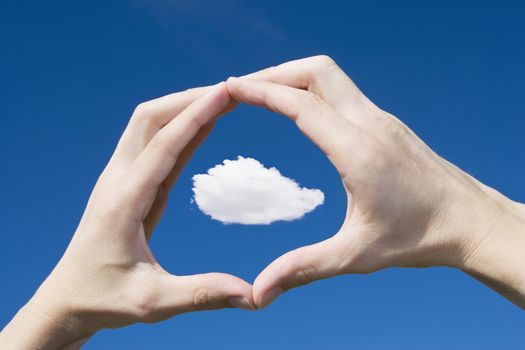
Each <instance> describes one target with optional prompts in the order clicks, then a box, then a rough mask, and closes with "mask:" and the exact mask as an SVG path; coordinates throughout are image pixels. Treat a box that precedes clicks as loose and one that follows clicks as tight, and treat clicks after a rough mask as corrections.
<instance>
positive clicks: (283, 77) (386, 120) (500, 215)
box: [227, 56, 525, 308]
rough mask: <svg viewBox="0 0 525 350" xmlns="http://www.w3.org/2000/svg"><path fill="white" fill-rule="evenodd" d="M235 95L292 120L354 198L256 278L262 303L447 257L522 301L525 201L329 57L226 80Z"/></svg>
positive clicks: (523, 304) (445, 262) (258, 299)
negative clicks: (319, 237) (321, 237)
mask: <svg viewBox="0 0 525 350" xmlns="http://www.w3.org/2000/svg"><path fill="white" fill-rule="evenodd" d="M227 85H228V90H229V92H230V95H231V96H232V97H233V98H234V99H236V100H237V101H239V102H244V103H249V104H253V105H256V106H262V107H266V108H268V109H270V110H272V111H274V112H277V113H280V114H282V115H284V116H287V117H289V118H290V119H292V120H293V121H294V122H295V123H296V124H297V127H298V128H299V129H300V130H301V131H302V132H303V133H304V134H305V135H306V136H308V137H309V138H310V139H311V140H312V141H313V142H314V143H315V144H316V145H317V146H319V147H320V148H321V150H322V151H323V152H324V153H325V154H326V155H327V157H328V158H329V159H330V161H331V162H332V163H333V165H334V166H335V168H336V169H337V171H338V172H339V174H340V175H341V179H342V182H343V184H344V186H345V189H346V192H347V197H348V209H347V214H346V218H345V220H344V223H343V225H342V227H341V228H340V230H339V231H338V232H336V233H335V235H334V236H333V237H332V238H330V239H328V240H325V241H323V242H320V243H318V244H314V245H311V246H307V247H303V248H299V249H297V250H294V251H291V252H289V253H287V254H285V255H283V256H281V257H280V258H278V259H277V260H276V261H274V262H273V263H271V264H270V265H269V266H268V267H267V268H266V269H265V270H264V271H263V272H261V274H260V275H259V276H258V277H257V279H256V281H255V283H254V299H255V301H256V303H257V306H258V307H264V306H266V305H268V304H269V303H270V302H271V301H272V300H273V299H275V298H276V297H277V296H278V295H279V294H281V293H283V292H284V291H286V290H288V289H290V288H293V287H297V286H299V285H303V284H306V283H309V282H312V281H314V280H317V279H321V278H327V277H331V276H335V275H340V274H348V273H370V272H374V271H377V270H381V269H384V268H388V267H393V266H402V267H428V266H450V267H455V268H458V269H461V270H463V271H465V272H467V273H469V274H470V275H472V276H474V277H476V278H478V279H479V280H481V281H482V282H484V283H486V284H487V285H489V286H490V287H492V288H494V289H495V290H496V291H498V292H500V293H501V294H502V295H504V296H505V297H507V298H509V299H510V300H512V301H513V302H514V303H516V304H517V305H518V306H520V307H522V308H525V206H524V205H523V204H519V203H516V202H513V201H511V200H510V199H508V198H506V197H505V196H503V195H501V194H500V193H498V192H497V191H495V190H494V189H492V188H490V187H488V186H485V185H483V184H482V183H480V182H479V181H477V180H476V179H474V178H473V177H471V176H469V175H468V174H466V173H465V172H463V171H462V170H461V169H459V168H457V167H456V166H454V165H452V164H450V163H449V162H447V161H446V160H445V159H443V158H441V157H439V156H438V155H437V154H436V153H434V152H433V151H432V150H431V149H430V148H429V147H428V146H427V145H426V144H425V143H424V142H423V141H422V140H421V139H419V138H418V137H417V136H416V135H415V134H414V133H413V132H412V131H411V130H410V129H409V128H408V127H407V126H406V125H404V124H403V123H402V122H401V121H400V120H399V119H397V118H396V117H394V116H393V115H391V114H389V113H387V112H385V111H383V110H381V109H380V108H379V107H377V106H376V105H374V104H373V103H372V102H371V101H370V100H369V99H368V98H367V97H366V96H365V95H364V94H363V93H362V92H361V91H360V90H359V89H358V88H357V87H356V86H355V85H354V83H353V82H352V81H351V80H350V78H349V77H348V76H347V75H346V74H345V73H344V72H343V71H342V70H341V69H340V68H339V67H338V66H337V64H336V63H335V62H334V61H333V60H332V59H330V58H329V57H327V56H316V57H310V58H306V59H301V60H297V61H292V62H288V63H284V64H282V65H279V66H277V67H272V68H268V69H265V70H262V71H260V72H257V73H253V74H249V75H247V76H245V77H242V78H230V79H229V80H228V81H227Z"/></svg>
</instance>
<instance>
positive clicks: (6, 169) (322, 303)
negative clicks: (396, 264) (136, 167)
mask: <svg viewBox="0 0 525 350" xmlns="http://www.w3.org/2000/svg"><path fill="white" fill-rule="evenodd" d="M524 18H525V5H523V2H521V1H396V2H394V1H306V0H305V1H273V0H272V1H240V0H227V1H211V0H210V1H197V0H184V1H176V0H174V1H168V0H160V1H153V0H151V1H149V0H129V1H123V0H117V1H94V0H93V1H24V0H4V1H2V3H1V5H0V39H1V41H0V45H1V52H0V121H1V124H0V149H1V150H2V159H1V162H0V195H1V196H0V233H1V234H2V243H0V278H1V281H2V282H0V297H1V306H0V325H2V326H3V325H4V324H6V323H7V322H8V320H9V319H10V318H11V317H12V316H13V315H14V313H15V312H16V310H17V309H18V308H20V307H21V306H22V305H23V304H24V303H25V302H26V301H27V300H28V299H29V298H30V296H31V295H32V294H33V292H34V291H35V289H36V288H37V287H38V285H39V284H40V283H41V282H42V280H43V279H44V278H45V277H46V275H47V274H48V273H49V272H50V270H51V269H52V268H53V266H54V265H55V264H56V263H57V261H58V259H59V257H60V256H61V254H62V253H63V251H64V249H65V248H66V246H67V244H68V242H69V240H70V238H71V235H72V234H73V232H74V230H75V228H76V225H77V223H78V221H79V218H80V216H81V214H82V212H83V209H84V206H85V203H86V200H87V198H88V196H89V193H90V192H91V189H92V187H93V185H94V183H95V181H96V179H97V177H98V175H99V173H100V172H101V170H102V169H103V167H104V165H105V163H106V162H107V160H108V158H109V156H110V154H111V153H112V151H113V148H114V146H115V144H116V142H117V140H118V138H119V136H120V134H121V133H122V131H123V129H124V127H125V125H126V123H127V120H128V118H129V116H130V115H131V113H132V111H133V109H134V107H135V105H137V104H138V103H139V102H142V101H145V100H148V99H151V98H154V97H158V96H161V95H165V94H168V93H171V92H174V91H178V90H182V89H186V88H189V87H193V86H198V85H206V84H211V83H216V82H218V81H221V80H223V79H225V78H227V77H228V76H230V75H240V74H243V73H248V72H251V71H254V70H257V69H260V68H263V67H266V66H270V65H275V64H279V63H281V62H284V61H287V60H290V59H296V58H301V57H305V56H310V55H315V54H321V53H323V54H329V55H330V56H332V57H333V58H334V59H335V60H336V61H337V62H338V63H339V65H340V66H341V67H342V68H343V69H344V70H345V71H346V72H347V73H348V74H349V75H350V76H351V77H352V78H353V79H354V81H355V82H356V83H357V85H358V86H359V87H360V88H361V89H362V90H363V91H364V92H365V93H366V94H367V95H368V96H369V97H370V98H371V99H372V100H373V101H374V102H376V104H378V105H379V106H380V107H382V108H383V109H385V110H387V111H389V112H391V113H393V114H395V115H396V116H398V117H399V118H400V119H401V120H403V121H404V122H405V123H406V124H408V125H409V126H410V127H411V128H412V129H413V130H415V132H416V133H417V134H419V135H420V136H421V137H422V139H423V140H425V141H426V142H427V143H428V144H429V145H430V146H431V147H432V148H433V149H435V150H436V151H437V152H438V153H439V154H441V155H442V156H444V157H445V158H447V159H448V160H450V161H452V162H453V163H455V164H457V165H458V166H460V167H461V168H463V169H464V170H466V171H467V172H469V173H470V174H472V175H474V176H475V177H477V178H478V179H480V180H481V181H483V182H485V183H487V184H488V185H490V186H493V187H495V188H496V189H498V190H500V191H501V192H503V193H504V194H506V195H507V196H509V197H511V198H513V199H515V200H518V201H521V202H525V136H524V132H525V112H524V109H523V105H524V103H525V88H524V81H525V64H524V62H525V20H524ZM237 155H243V156H249V157H254V158H256V159H258V160H260V161H261V162H263V163H264V164H265V165H266V166H276V167H277V168H278V169H279V170H281V171H282V173H283V174H284V175H285V176H288V177H291V178H294V179H296V180H298V181H299V182H300V183H301V185H303V186H306V187H309V188H320V189H321V190H322V191H323V192H324V193H325V195H326V201H325V204H324V205H322V206H321V207H320V208H319V209H317V210H315V211H314V212H313V213H310V214H307V216H306V217H305V218H304V219H301V220H299V221H295V222H290V223H277V224H274V225H270V226H241V225H223V224H221V223H219V222H216V221H212V220H210V219H209V218H208V217H206V216H205V215H204V214H202V213H201V212H200V211H199V210H198V208H196V206H195V204H192V203H190V198H191V195H192V192H191V176H192V175H194V174H195V173H202V172H205V171H206V170H207V169H208V168H210V167H211V166H213V165H215V164H217V163H219V162H221V161H222V160H223V159H225V158H230V159H232V158H234V157H236V156H237ZM345 206H346V198H345V194H344V191H343V188H342V185H341V183H340V180H339V178H338V176H337V173H336V172H335V170H334V168H333V167H332V166H331V164H330V163H329V161H328V160H327V159H326V158H325V157H324V156H323V154H322V153H321V152H320V151H319V150H318V149H316V147H315V146H313V145H312V144H311V143H310V142H309V141H308V140H307V139H306V138H305V137H303V135H301V134H300V132H298V131H297V130H296V128H295V126H294V125H293V124H292V123H291V122H290V121H289V120H287V119H286V118H283V117H280V116H277V115H274V114H272V113H270V112H267V111H264V110H262V109H256V108H253V107H248V106H240V107H239V108H238V109H237V110H235V111H234V112H233V113H231V114H230V115H228V116H226V117H224V118H223V119H221V120H220V121H219V123H218V125H217V127H216V129H215V131H214V133H213V134H212V135H211V136H210V138H209V139H208V140H207V141H206V143H205V144H204V145H203V146H202V147H201V148H200V149H199V151H198V152H197V153H196V155H195V157H194V158H193V160H192V161H191V162H190V163H189V164H188V166H187V167H186V169H185V171H184V173H183V174H182V176H181V178H180V180H179V181H178V183H177V185H176V187H175V189H174V191H173V193H172V196H171V200H170V203H169V207H168V208H167V210H166V214H165V217H164V219H163V221H162V222H161V223H160V225H159V226H158V228H157V230H156V231H155V233H154V235H153V238H152V240H151V246H152V249H153V251H154V253H155V254H156V256H157V258H158V260H159V261H160V263H161V264H162V265H163V266H164V267H165V268H166V269H167V270H169V271H171V272H173V273H176V274H193V273H199V272H209V271H224V272H229V273H233V274H236V275H238V276H240V277H242V278H245V279H246V280H248V281H250V282H251V281H253V279H254V278H255V277H256V276H257V274H258V273H259V271H261V270H262V269H263V268H264V267H265V266H266V265H267V264H268V263H269V262H271V261H272V260H273V259H274V258H276V257H278V256H279V255H281V254H282V253H284V252H286V251H288V250H290V249H293V248H295V247H298V246H301V245H304V244H309V243H313V242H317V241H320V240H322V239H323V238H326V237H328V236H330V235H331V234H333V233H335V232H336V231H337V229H338V227H339V225H340V224H341V222H342V220H343V217H344V213H345ZM524 329H525V313H524V312H523V311H521V310H520V309H518V308H517V307H516V306H514V305H512V304H511V303H510V302H508V301H506V300H505V299H503V298H502V297H500V296H499V295H497V294H496V293H494V292H492V291H491V290H489V289H487V288H486V287H484V286H482V285H481V284H480V283H478V282H476V281H475V280H473V279H471V278H469V277H467V276H466V275H464V274H463V273H461V272H460V271H455V270H452V269H447V268H431V269H419V270H416V269H389V270H385V271H381V272H379V273H375V274H372V275H364V276H342V277H338V278H334V279H331V280H326V281H321V282H317V283H314V284H311V285H308V286H306V287H303V288H300V289H296V290H293V291H291V292H289V293H287V294H286V295H284V296H282V297H281V298H280V299H278V300H277V301H276V302H275V303H274V304H272V305H271V306H270V307H268V308H267V309H265V310H261V311H258V312H254V313H250V312H247V311H243V310H222V311H214V312H207V313H193V314H186V315H180V316H177V317H175V318H173V319H171V320H168V321H165V322H163V323H160V324H154V325H142V324H139V325H135V326H131V327H127V328H123V329H119V330H110V331H102V332H100V333H99V334H97V335H96V336H95V337H94V338H93V339H92V340H91V341H90V342H89V343H88V345H87V346H86V349H152V348H165V349H209V348H213V349H293V348H297V349H326V348H329V349H385V348H386V349H443V348H447V349H495V348H499V349H502V348H504V349H523V348H525V336H524Z"/></svg>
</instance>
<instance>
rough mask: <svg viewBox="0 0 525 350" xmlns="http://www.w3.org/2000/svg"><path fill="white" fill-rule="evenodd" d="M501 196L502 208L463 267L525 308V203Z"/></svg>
mask: <svg viewBox="0 0 525 350" xmlns="http://www.w3.org/2000/svg"><path fill="white" fill-rule="evenodd" d="M498 197H499V196H498ZM497 200H498V201H499V205H500V207H501V208H502V211H501V212H500V213H495V214H496V217H495V218H494V222H495V224H494V226H493V228H491V232H490V234H488V235H487V236H486V237H485V238H484V239H483V240H482V241H480V242H479V244H478V245H477V246H476V247H475V250H474V251H473V252H472V254H471V255H470V256H469V258H468V259H467V260H466V261H465V263H464V265H463V267H462V269H463V271H464V272H466V273H467V274H469V275H470V276H472V277H474V278H476V279H477V280H479V281H480V282H482V283H484V284H485V285H487V286H488V287H490V288H492V289H493V290H495V291H496V292H498V293H499V294H501V295H502V296H504V297H505V298H507V299H509V300H510V301H512V302H513V303H514V304H516V305H517V306H519V307H521V308H522V309H525V206H524V205H523V204H519V203H516V202H512V201H510V200H509V199H507V198H505V197H503V196H501V197H499V198H498V199H497Z"/></svg>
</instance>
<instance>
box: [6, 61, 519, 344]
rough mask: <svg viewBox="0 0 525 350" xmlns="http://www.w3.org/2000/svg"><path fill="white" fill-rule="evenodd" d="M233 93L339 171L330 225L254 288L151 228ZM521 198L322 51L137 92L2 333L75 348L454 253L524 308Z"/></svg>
mask: <svg viewBox="0 0 525 350" xmlns="http://www.w3.org/2000/svg"><path fill="white" fill-rule="evenodd" d="M236 102H244V103H249V104H253V105H257V106H262V107H266V108H268V109H270V110H272V111H275V112H277V113H280V114H283V115H285V116H287V117H289V118H290V119H292V120H293V121H294V122H295V123H296V124H297V126H298V128H299V129H300V130H301V131H302V132H303V133H304V134H305V135H306V136H307V137H309V138H310V139H311V140H312V141H313V142H314V143H315V144H316V145H317V146H319V147H320V148H321V150H323V151H324V152H325V154H326V155H327V157H328V158H329V159H330V161H331V162H332V163H333V165H334V166H335V168H336V169H337V171H338V172H339V173H340V175H341V179H342V182H343V184H344V186H345V189H346V192H347V196H348V209H347V213H346V218H345V220H344V223H343V225H342V227H341V228H340V230H339V231H338V232H336V233H335V234H334V236H333V237H331V238H329V239H327V240H325V241H323V242H320V243H317V244H314V245H311V246H307V247H302V248H299V249H297V250H294V251H291V252H288V253H286V254H285V255H283V256H281V257H279V258H278V259H277V260H275V261H274V262H272V263H271V264H270V265H269V266H268V267H267V268H266V269H265V270H264V271H262V272H261V273H260V275H259V276H258V277H257V279H256V280H255V282H254V284H253V287H252V286H251V285H250V284H249V283H247V282H245V281H243V280H241V279H239V278H237V277H235V276H231V275H227V274H221V273H210V274H202V275H193V276H174V275H171V274H170V273H168V272H167V271H165V270H164V269H163V268H162V267H161V266H160V265H159V264H158V262H157V261H156V260H155V257H154V256H153V254H152V252H151V250H150V249H149V246H148V239H149V237H150V236H151V234H152V231H153V229H154V227H155V225H156V223H157V222H158V221H159V219H160V218H161V216H162V212H163V209H164V206H165V204H166V200H167V196H168V193H169V191H170V189H171V187H172V186H173V184H174V183H175V181H176V179H177V176H178V174H179V173H180V171H181V169H182V168H183V166H184V164H185V163H186V162H187V161H188V159H189V158H190V157H191V155H192V154H193V152H194V150H195V149H196V148H197V147H198V146H199V145H200V143H201V142H202V141H203V140H204V138H205V137H206V135H207V134H208V133H209V132H210V131H211V129H212V127H213V123H214V121H215V119H216V118H217V117H218V116H220V115H222V114H224V113H227V112H228V111H229V110H231V109H232V108H233V107H234V106H235V103H236ZM524 252H525V206H524V205H523V204H520V203H516V202H513V201H511V200H510V199H508V198H506V197H505V196H503V195H501V194H500V193H498V192H497V191H495V190H494V189H491V188H490V187H488V186H485V185H483V184H482V183H480V182H479V181H477V180H476V179H474V178H472V177H471V176H469V175H468V174H466V173H464V172H463V171H461V170H460V169H458V168H457V167H455V166H454V165H452V164H450V163H449V162H447V161H446V160H444V159H443V158H441V157H439V156H438V155H437V154H436V153H434V152H433V151H432V150H431V149H430V148H429V147H428V146H426V145H425V143H424V142H423V141H421V140H420V139H419V138H418V137H417V136H416V135H415V134H414V133H413V132H412V131H411V130H410V129H409V128H408V127H407V126H406V125H404V124H403V123H402V122H401V121H399V120H398V119H397V118H395V117H394V116H392V115H391V114H389V113H387V112H385V111H383V110H381V109H380V108H379V107H377V106H376V105H374V104H373V103H372V102H371V101H370V100H368V98H367V97H366V96H364V95H363V93H362V92H361V91H360V90H359V89H358V88H357V87H356V86H355V85H354V83H353V82H352V81H351V80H350V78H348V76H346V74H345V73H344V72H343V71H342V70H341V69H340V68H339V67H338V66H337V65H336V64H335V62H334V61H333V60H331V59H330V58H329V57H326V56H316V57H310V58H306V59H302V60H297V61H292V62H288V63H285V64H282V65H280V66H277V67H272V68H269V69H266V70H263V71H260V72H257V73H253V74H250V75H248V76H245V77H243V78H230V79H229V80H228V81H227V83H221V84H218V85H216V86H214V87H206V88H197V89H191V90H188V91H185V92H181V93H176V94H172V95H168V96H165V97H162V98H159V99H156V100H153V101H149V102H146V103H144V104H141V105H140V106H138V107H137V109H136V110H135V113H134V114H133V116H132V118H131V120H130V123H129V125H128V127H127V128H126V130H125V132H124V134H123V135H122V138H121V140H120V142H119V144H118V146H117V149H116V150H115V153H114V154H113V157H112V158H111V160H110V162H109V164H108V165H107V167H106V169H105V170H104V172H103V173H102V175H101V176H100V178H99V181H98V182H97V184H96V186H95V188H94V190H93V193H92V195H91V197H90V199H89V202H88V205H87V208H86V211H85V213H84V215H83V217H82V220H81V223H80V225H79V227H78V229H77V231H76V232H75V234H74V236H73V239H72V241H71V243H70V245H69V247H68V248H67V250H66V252H65V254H64V256H63V257H62V259H61V260H60V262H59V263H58V265H57V266H56V267H55V269H54V270H53V271H52V273H51V274H50V275H49V277H48V278H47V279H46V281H45V282H44V283H43V284H42V285H41V286H40V288H39V289H38V291H37V292H36V293H35V295H34V296H33V298H32V299H31V300H30V301H29V302H28V303H27V304H26V305H25V306H24V307H23V308H22V309H21V310H20V311H19V312H18V313H17V314H16V316H15V317H14V318H13V320H11V322H10V323H9V324H8V325H7V326H6V327H5V328H4V329H3V330H2V332H1V333H0V348H2V349H4V348H5V349H35V348H37V349H64V348H67V349H78V348H80V347H81V346H82V344H84V343H85V342H86V341H87V340H88V339H89V337H90V336H91V335H93V334H94V333H96V332H97V331H98V330H100V329H103V328H116V327H123V326H126V325H130V324H133V323H137V322H148V323H150V322H158V321H161V320H164V319H166V318H169V317H172V316H174V315H177V314H180V313H183V312H190V311H198V310H207V309H218V308H223V307H239V308H244V309H249V310H253V309H255V308H260V307H265V306H267V305H268V304H270V303H271V302H272V301H273V300H274V299H275V298H276V297H278V296H279V295H280V294H281V293H283V292H284V291H286V290H289V289H291V288H294V287H297V286H300V285H304V284H307V283H310V282H312V281H315V280H318V279H322V278H328V277H331V276H336V275H340V274H349V273H371V272H374V271H377V270H381V269H384V268H388V267H393V266H403V267H427V266H449V267H454V268H458V269H461V270H463V271H465V272H466V273H468V274H470V275H472V276H473V277H475V278H477V279H479V280H480V281H482V282H484V283H486V284H487V285H488V286H490V287H491V288H493V289H495V290H496V291H497V292H499V293H501V294H502V295H503V296H505V297H506V298H508V299H510V300H511V301H513V302H514V303H516V305H518V306H520V307H521V308H525V255H524V254H523V253H524Z"/></svg>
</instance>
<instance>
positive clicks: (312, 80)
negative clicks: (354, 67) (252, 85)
mask: <svg viewBox="0 0 525 350" xmlns="http://www.w3.org/2000/svg"><path fill="white" fill-rule="evenodd" d="M243 78H249V79H253V80H265V81H269V82H272V83H277V84H283V85H287V86H290V87H295V88H297V89H305V90H308V91H310V92H313V93H315V94H317V95H318V96H320V97H321V98H322V99H323V100H325V101H326V102H327V103H328V104H329V105H330V106H331V107H332V108H334V109H335V110H336V111H338V112H339V113H341V114H343V115H344V116H346V117H352V116H357V117H358V116H359V114H357V113H356V112H357V111H362V110H363V106H365V105H367V104H371V102H370V101H369V100H368V98H366V96H365V95H364V94H363V93H362V92H361V91H360V90H359V89H358V88H357V86H356V85H355V84H354V83H353V81H352V80H351V79H350V78H349V77H348V76H347V75H346V74H345V72H343V70H341V68H339V66H338V65H337V64H336V63H335V61H334V60H333V59H331V58H330V57H328V56H325V55H320V56H313V57H308V58H303V59H299V60H294V61H289V62H286V63H283V64H280V65H278V66H276V67H270V68H266V69H263V70H261V71H258V72H255V73H251V74H248V75H245V76H243Z"/></svg>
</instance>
